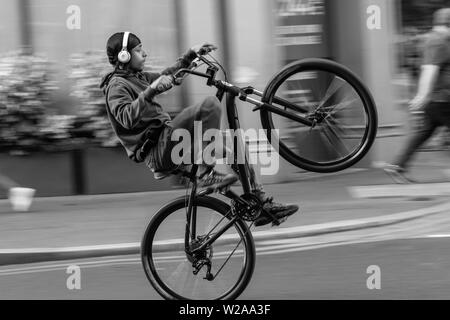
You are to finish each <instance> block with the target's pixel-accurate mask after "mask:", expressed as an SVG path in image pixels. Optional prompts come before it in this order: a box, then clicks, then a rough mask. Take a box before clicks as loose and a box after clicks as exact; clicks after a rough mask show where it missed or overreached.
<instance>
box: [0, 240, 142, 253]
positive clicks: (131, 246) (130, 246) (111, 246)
mask: <svg viewBox="0 0 450 320" xmlns="http://www.w3.org/2000/svg"><path fill="white" fill-rule="evenodd" d="M139 247H140V243H139V242H134V243H117V244H105V245H94V246H77V247H61V248H22V249H0V254H8V253H14V254H20V253H42V252H45V253H59V252H77V251H91V250H92V251H95V250H110V249H135V248H139Z"/></svg>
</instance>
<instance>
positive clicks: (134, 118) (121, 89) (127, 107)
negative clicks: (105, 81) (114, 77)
mask: <svg viewBox="0 0 450 320" xmlns="http://www.w3.org/2000/svg"><path fill="white" fill-rule="evenodd" d="M156 93H157V92H156V90H153V89H151V88H150V87H148V88H147V89H146V90H145V91H143V92H141V93H140V94H139V95H138V97H137V99H133V97H132V96H131V94H130V92H129V91H128V89H127V88H126V86H125V85H124V84H123V83H121V82H119V81H118V82H116V83H115V84H113V85H110V87H109V88H108V93H107V102H108V107H109V109H110V110H111V114H112V115H113V116H114V118H115V119H116V121H117V122H118V123H120V125H121V126H122V127H123V128H125V129H128V130H130V129H132V128H134V127H135V126H136V124H138V123H139V121H140V120H141V118H142V114H143V112H144V110H145V108H148V107H149V106H150V105H151V100H152V99H153V97H154V96H155V95H156Z"/></svg>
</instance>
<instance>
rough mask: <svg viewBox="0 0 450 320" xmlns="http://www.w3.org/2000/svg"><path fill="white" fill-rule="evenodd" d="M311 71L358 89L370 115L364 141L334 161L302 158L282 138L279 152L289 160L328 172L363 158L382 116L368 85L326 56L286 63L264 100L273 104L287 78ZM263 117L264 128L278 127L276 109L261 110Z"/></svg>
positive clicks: (272, 81) (297, 165)
mask: <svg viewBox="0 0 450 320" xmlns="http://www.w3.org/2000/svg"><path fill="white" fill-rule="evenodd" d="M309 71H320V72H327V73H329V74H331V75H334V76H337V77H339V78H341V79H343V80H345V81H346V82H347V83H348V84H349V85H350V86H351V88H353V89H354V91H355V92H356V93H357V95H358V96H359V97H360V99H361V102H362V103H363V106H364V109H365V112H366V114H367V125H366V131H365V135H364V137H363V141H362V142H361V144H360V145H359V146H358V148H357V149H355V151H354V152H352V154H351V155H349V156H346V157H344V158H343V159H340V160H336V161H330V162H328V163H320V162H317V161H313V160H310V159H306V158H304V157H301V156H299V155H297V154H295V153H294V152H293V151H292V150H291V148H289V147H288V146H287V145H285V143H283V142H282V141H279V145H278V148H275V149H276V150H277V151H278V152H279V154H280V156H281V157H283V158H284V159H286V160H287V161H288V162H289V163H291V164H293V165H294V166H296V167H298V168H302V169H305V170H307V171H313V172H321V173H328V172H336V171H340V170H344V169H347V168H349V167H351V166H353V165H354V164H356V163H357V162H358V161H360V160H361V159H362V158H363V157H364V156H365V155H366V154H367V152H368V151H369V150H370V148H371V146H372V144H373V142H374V140H375V137H376V132H377V126H378V115H377V110H376V106H375V102H374V100H373V97H372V95H371V94H370V92H369V90H368V89H367V88H366V86H365V85H364V84H363V83H362V82H361V80H360V79H359V78H358V77H357V76H356V75H355V74H354V73H353V72H352V71H351V70H349V69H348V68H346V67H345V66H342V65H340V64H338V63H336V62H333V61H330V60H325V59H316V58H311V59H304V60H300V61H295V62H293V63H291V64H289V65H287V66H285V67H284V68H283V69H282V70H281V71H280V72H279V73H277V74H276V75H275V76H274V77H273V78H272V79H271V80H270V81H269V83H268V85H267V86H266V88H265V90H264V92H263V96H262V98H261V100H262V102H264V103H267V104H272V101H273V99H274V97H275V94H276V92H277V90H278V88H280V86H281V85H282V84H283V82H284V81H285V80H287V79H288V78H289V77H291V76H293V75H295V74H296V73H300V72H309ZM260 118H261V123H262V126H263V128H264V129H266V130H268V132H269V131H270V130H273V129H276V128H275V127H274V124H273V121H272V112H270V111H268V110H267V109H264V108H262V109H260ZM267 136H268V139H269V141H270V135H269V134H268V135H267Z"/></svg>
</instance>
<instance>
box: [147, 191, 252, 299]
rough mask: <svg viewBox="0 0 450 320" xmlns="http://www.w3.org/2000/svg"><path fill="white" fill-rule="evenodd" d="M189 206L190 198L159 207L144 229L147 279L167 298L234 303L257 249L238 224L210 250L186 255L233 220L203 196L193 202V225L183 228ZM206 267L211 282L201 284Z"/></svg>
mask: <svg viewBox="0 0 450 320" xmlns="http://www.w3.org/2000/svg"><path fill="white" fill-rule="evenodd" d="M187 206H188V197H180V198H178V199H176V200H174V201H173V202H171V203H169V204H168V205H166V206H164V207H163V208H161V209H160V210H159V211H158V212H157V214H156V215H155V216H154V218H153V219H152V221H151V222H150V224H149V226H148V227H147V230H146V232H145V235H144V238H143V240H142V244H141V257H142V263H143V266H144V270H145V273H146V275H147V278H148V279H149V280H150V283H151V284H152V286H153V287H154V288H155V289H156V291H158V293H159V294H160V295H161V296H162V297H164V298H165V299H188V300H228V299H235V298H237V297H238V296H239V295H240V294H241V293H242V291H243V290H244V289H245V288H246V286H247V285H248V283H249V282H250V279H251V276H252V274H253V270H254V266H255V246H254V242H253V237H252V235H251V233H250V231H249V229H248V228H247V225H246V224H245V223H244V222H243V221H242V220H240V219H238V220H236V221H235V222H234V223H233V224H232V226H231V227H230V228H229V229H228V230H227V231H226V232H225V233H223V234H222V235H221V236H220V237H219V238H218V239H216V240H215V241H214V242H213V243H212V244H211V245H210V246H207V247H206V248H205V249H204V250H201V251H199V252H197V253H196V254H195V255H192V254H190V253H189V251H191V250H192V249H194V248H196V247H197V248H198V247H199V246H201V244H202V243H203V242H204V241H205V240H207V239H209V238H211V237H213V236H214V235H215V234H216V233H218V232H219V231H220V230H221V229H222V228H223V227H224V226H225V225H226V224H228V223H229V221H230V220H231V219H232V215H231V210H230V206H228V205H227V204H226V203H224V202H223V201H221V200H219V199H216V198H212V197H208V196H201V197H196V198H195V201H194V206H193V215H192V217H191V223H189V224H187V223H186V221H187V218H186V215H187ZM186 232H187V234H188V237H187V239H186V238H185V234H186ZM202 262H203V263H204V265H203V266H201V263H202ZM208 262H210V267H211V269H210V271H211V274H212V275H213V277H214V279H209V280H208V279H205V278H206V275H207V270H208Z"/></svg>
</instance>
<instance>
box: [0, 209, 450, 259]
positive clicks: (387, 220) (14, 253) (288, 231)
mask: <svg viewBox="0 0 450 320" xmlns="http://www.w3.org/2000/svg"><path fill="white" fill-rule="evenodd" d="M447 210H450V202H446V203H443V204H439V205H436V206H433V207H429V208H423V209H418V210H413V211H407V212H401V213H396V214H390V215H384V216H379V217H374V218H366V219H354V220H343V221H336V222H331V223H322V224H314V225H307V226H298V227H291V228H281V229H278V230H276V231H256V232H253V238H254V240H255V241H262V240H272V239H283V238H302V237H312V236H316V235H322V234H327V233H336V232H343V231H351V230H358V229H367V228H375V227H380V226H385V225H390V224H395V223H400V222H404V221H408V220H413V219H417V218H421V217H425V216H429V215H433V214H437V213H441V212H444V211H447ZM235 239H236V236H234V235H229V236H227V237H226V238H224V239H223V243H226V242H228V241H233V240H235ZM180 246H181V247H182V246H183V241H182V239H174V240H171V241H168V242H164V243H161V244H159V246H158V247H159V249H160V250H161V251H168V250H173V249H175V248H179V247H180ZM139 253H140V243H122V244H112V245H97V246H80V247H65V248H27V249H2V250H0V266H1V265H12V264H25V263H35V262H44V261H56V260H70V259H83V258H94V257H104V256H117V255H130V254H139Z"/></svg>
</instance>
